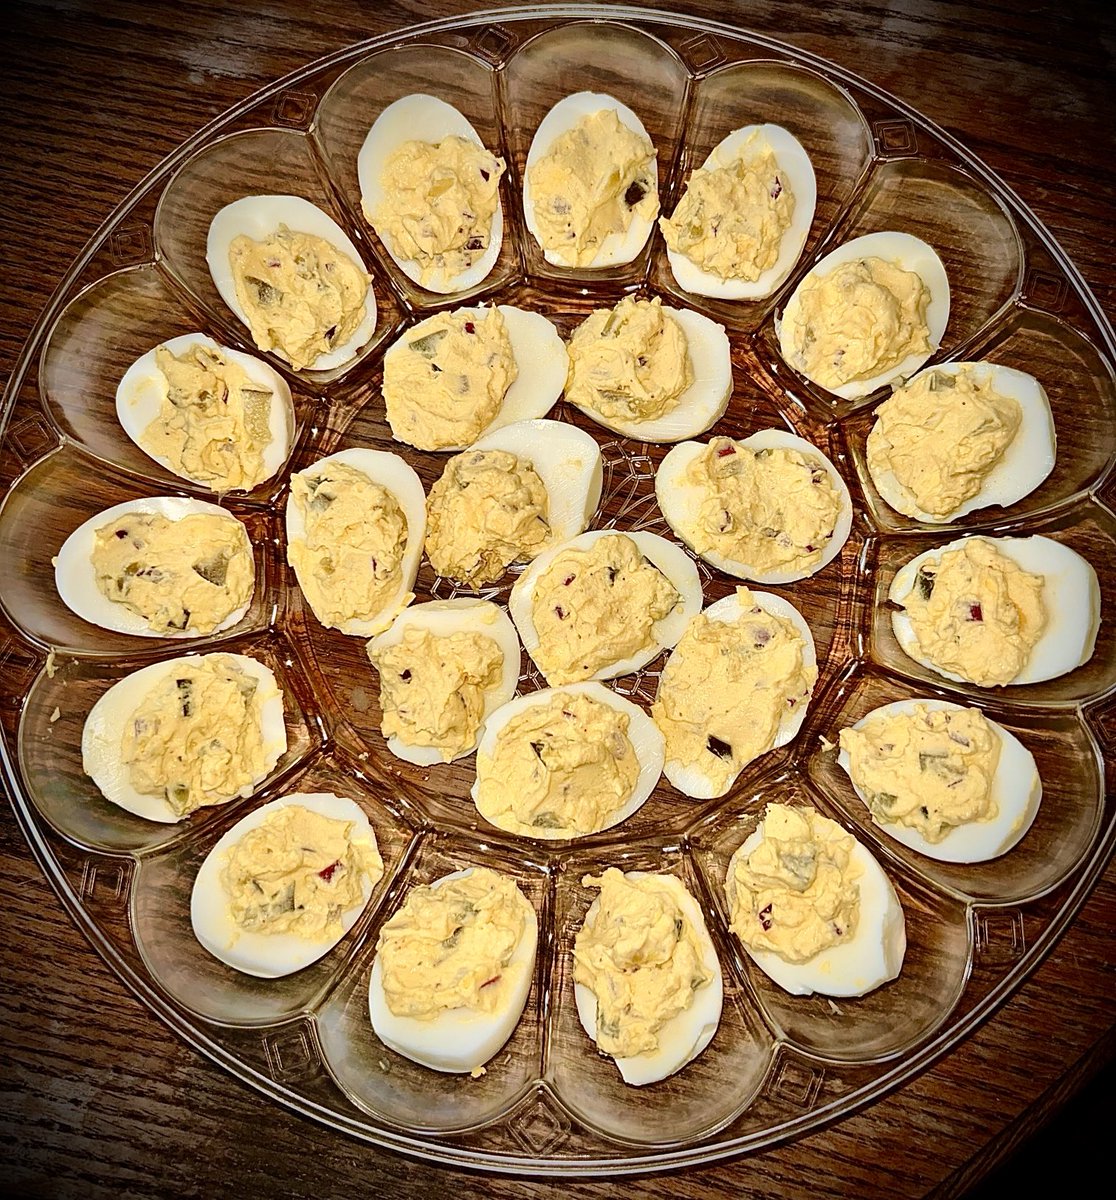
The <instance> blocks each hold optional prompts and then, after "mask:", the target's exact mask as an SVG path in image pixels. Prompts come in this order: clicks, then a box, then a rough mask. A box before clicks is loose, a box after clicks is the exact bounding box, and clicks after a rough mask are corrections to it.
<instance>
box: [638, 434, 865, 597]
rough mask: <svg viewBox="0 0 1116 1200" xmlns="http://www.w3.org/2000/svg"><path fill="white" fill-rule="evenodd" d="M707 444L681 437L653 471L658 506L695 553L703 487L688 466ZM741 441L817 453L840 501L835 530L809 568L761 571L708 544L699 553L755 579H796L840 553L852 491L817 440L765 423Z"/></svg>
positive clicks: (754, 447) (848, 521) (750, 445)
mask: <svg viewBox="0 0 1116 1200" xmlns="http://www.w3.org/2000/svg"><path fill="white" fill-rule="evenodd" d="M707 444H708V443H706V442H681V443H679V444H678V445H677V446H675V447H674V448H673V449H672V450H670V451H668V453H667V455H666V457H665V458H664V459H663V461H662V462H661V463H660V464H659V469H658V471H656V472H655V498H656V499H657V500H658V502H659V508H660V509H661V510H662V514H663V516H664V517H665V518H666V522H667V524H668V525H669V526H670V528H671V530H672V532H674V533H675V534H676V535H677V536H678V537H679V538H681V539H682V541H684V542H685V543H686V545H687V546H689V547H690V549H691V550H693V551H694V553H695V554H696V553H698V552H697V549H696V547H695V545H694V541H695V535H694V527H695V526H696V524H697V521H698V513H699V511H700V508H701V501H702V498H703V496H704V492H703V491H702V489H701V488H700V487H697V486H696V485H695V484H692V483H690V482H689V481H688V480H687V479H686V471H687V469H688V468H689V466H690V464H691V463H692V462H693V461H694V459H696V458H697V457H698V455H700V454H701V453H702V452H703V451H704V450H705V447H706V445H707ZM737 444H738V445H741V446H747V447H748V448H749V449H751V450H765V449H770V450H774V449H785V450H797V451H799V452H800V453H802V454H806V455H809V456H810V457H811V458H814V459H816V460H817V462H818V465H819V466H822V467H824V468H825V473H826V474H827V475H828V476H829V481H830V483H832V485H833V487H834V488H835V489H836V491H837V495H838V498H839V502H840V508H839V509H838V513H837V520H836V522H835V523H834V526H833V536H832V537H831V538H830V539H829V541H828V542H827V543H826V546H825V549H824V550H823V551H822V556H821V558H820V559H819V560H818V561H817V562H816V563H814V564H813V565H812V566H811V567H809V568H808V569H807V570H805V571H787V570H782V571H757V570H755V569H754V568H753V567H751V566H750V565H749V564H748V563H745V562H740V561H738V560H737V559H734V558H726V557H725V556H724V555H722V554H719V553H717V551H715V550H708V551H706V552H705V553H703V554H701V555H700V557H701V558H704V559H705V561H706V562H707V563H709V564H710V565H711V566H714V567H716V568H717V569H718V570H719V571H724V572H725V574H726V575H733V576H735V577H736V578H737V579H750V580H753V581H754V582H756V583H769V584H782V583H793V582H794V581H795V580H796V579H806V578H807V577H808V576H810V575H816V574H817V573H818V571H820V570H821V569H822V568H823V567H825V566H828V565H829V563H831V562H832V561H833V560H834V559H835V558H836V557H837V555H838V554H840V553H841V548H842V546H844V544H845V542H846V541H848V537H849V532H850V531H851V529H852V515H853V508H852V497H851V496H850V495H849V489H848V486H847V485H846V483H845V481H844V479H842V478H841V476H840V474H839V473H838V471H837V468H836V467H835V466H834V465H833V464H832V463H831V462H830V461H829V459H828V458H827V457H826V456H825V455H824V454H823V453H822V452H821V451H820V450H819V449H818V448H817V446H815V445H813V444H812V443H811V442H808V441H806V439H805V438H800V437H797V436H796V435H795V434H793V433H788V432H787V431H786V430H785V429H761V430H759V432H758V433H753V434H751V435H750V436H748V437H746V438H740V439H739V441H738V443H737Z"/></svg>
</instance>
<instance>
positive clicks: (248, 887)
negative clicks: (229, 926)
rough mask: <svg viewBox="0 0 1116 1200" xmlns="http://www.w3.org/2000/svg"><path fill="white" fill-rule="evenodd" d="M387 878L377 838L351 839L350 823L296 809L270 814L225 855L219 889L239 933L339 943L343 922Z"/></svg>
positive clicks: (309, 810)
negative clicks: (365, 886)
mask: <svg viewBox="0 0 1116 1200" xmlns="http://www.w3.org/2000/svg"><path fill="white" fill-rule="evenodd" d="M383 873H384V863H383V859H382V858H381V857H380V853H379V850H378V849H377V848H376V845H375V842H374V841H369V840H367V839H356V838H354V837H353V822H352V821H339V820H337V819H336V818H333V817H327V816H324V815H323V814H322V813H319V812H315V811H313V810H312V809H309V808H304V807H303V806H302V805H300V804H288V805H284V806H283V807H282V808H276V809H273V810H272V811H271V812H270V813H268V815H267V817H266V818H265V819H264V821H263V822H262V823H261V824H259V825H257V826H256V827H255V828H254V829H250V830H249V831H248V832H247V833H246V834H244V836H243V837H242V838H240V839H239V840H238V841H237V842H236V843H235V844H234V845H233V846H231V847H230V848H229V850H228V851H227V852H226V854H225V857H224V861H223V863H222V866H221V873H220V879H221V886H222V887H223V888H224V890H225V894H226V896H227V898H228V905H229V911H230V913H231V914H232V918H233V921H234V923H235V924H236V926H237V929H238V930H239V931H242V932H245V933H263V934H283V933H293V934H296V935H297V936H298V937H303V938H307V939H310V940H313V941H327V940H331V939H336V938H339V937H340V936H341V934H342V932H343V929H342V924H341V917H342V914H343V913H345V912H346V911H347V910H348V909H350V908H352V907H353V906H354V905H357V904H360V903H361V902H362V900H363V899H364V892H363V890H362V886H361V884H362V880H363V879H364V878H365V877H367V878H368V880H369V882H370V883H371V885H372V886H375V885H376V883H378V882H379V880H380V878H381V876H382V875H383Z"/></svg>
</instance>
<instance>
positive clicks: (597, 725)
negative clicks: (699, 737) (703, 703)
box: [470, 683, 663, 840]
mask: <svg viewBox="0 0 1116 1200" xmlns="http://www.w3.org/2000/svg"><path fill="white" fill-rule="evenodd" d="M662 769H663V735H662V734H661V733H660V732H659V731H658V729H657V728H656V727H655V723H654V721H652V720H651V718H650V717H649V716H648V715H647V714H646V713H645V712H644V711H643V709H642V708H640V707H638V705H635V704H632V702H631V701H630V700H625V699H624V697H623V696H618V695H617V694H616V693H615V692H613V691H611V690H610V689H609V688H606V687H605V686H604V685H603V684H600V683H571V684H567V685H566V686H565V687H560V688H544V689H542V690H540V691H537V692H530V693H529V694H528V695H526V696H517V697H516V698H515V699H514V700H509V701H508V703H507V704H505V705H503V707H501V708H498V709H497V710H496V711H495V712H494V713H493V714H492V716H490V717H489V718H488V721H487V723H486V724H485V727H484V732H483V733H482V735H481V740H480V745H479V746H478V747H477V778H476V781H475V782H474V784H473V787H472V790H471V792H470V795H471V796H472V798H473V803H474V804H475V805H476V806H477V811H478V812H479V813H480V814H481V816H482V817H484V818H485V820H486V821H489V822H491V823H492V824H493V825H495V826H497V827H498V828H500V829H504V830H506V831H507V832H509V833H517V834H522V835H523V836H525V837H535V838H545V839H548V840H553V839H560V838H574V837H584V836H586V835H587V834H590V833H599V832H600V831H601V830H602V829H609V828H611V827H612V826H613V825H618V824H619V823H620V822H621V821H625V820H627V818H628V817H630V816H631V815H632V814H633V813H634V812H635V811H636V810H637V809H639V808H640V806H641V805H642V804H643V803H644V801H646V799H647V797H648V796H650V795H651V792H652V791H653V790H654V788H655V784H656V783H657V782H658V780H659V776H660V774H661V773H662Z"/></svg>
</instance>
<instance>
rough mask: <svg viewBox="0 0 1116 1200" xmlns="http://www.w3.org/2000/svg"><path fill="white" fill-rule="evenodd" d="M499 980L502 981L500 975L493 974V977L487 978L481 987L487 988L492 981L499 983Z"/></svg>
mask: <svg viewBox="0 0 1116 1200" xmlns="http://www.w3.org/2000/svg"><path fill="white" fill-rule="evenodd" d="M499 982H500V976H499V975H493V976H492V978H491V979H486V980H485V981H484V983H482V984H481V987H482V988H486V987H488V985H489V984H490V983H499Z"/></svg>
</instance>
